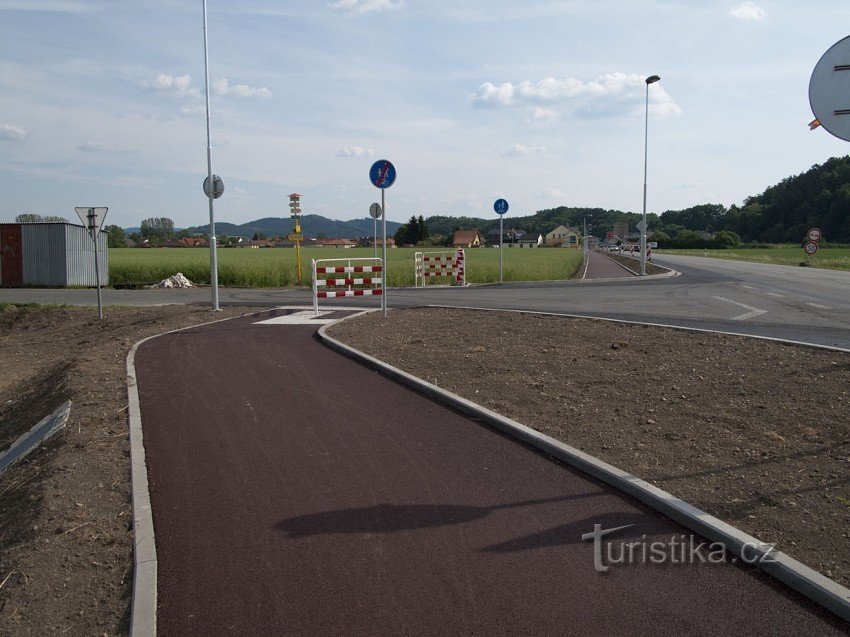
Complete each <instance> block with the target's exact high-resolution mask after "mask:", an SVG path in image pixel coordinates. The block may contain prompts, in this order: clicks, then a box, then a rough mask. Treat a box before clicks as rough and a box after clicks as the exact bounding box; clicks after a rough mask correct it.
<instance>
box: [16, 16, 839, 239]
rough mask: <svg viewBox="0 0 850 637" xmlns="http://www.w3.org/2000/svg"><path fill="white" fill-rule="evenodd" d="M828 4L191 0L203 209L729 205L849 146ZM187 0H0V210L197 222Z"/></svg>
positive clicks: (277, 213) (395, 211) (338, 212)
mask: <svg viewBox="0 0 850 637" xmlns="http://www.w3.org/2000/svg"><path fill="white" fill-rule="evenodd" d="M848 24H850V3H848V2H846V0H830V1H819V0H809V1H807V2H805V3H802V2H799V1H797V0H787V1H780V0H754V1H752V2H750V1H747V2H740V1H739V0H731V1H727V0H706V1H696V0H694V1H685V0H680V1H678V2H674V1H665V0H628V1H626V0H621V1H611V0H588V1H585V0H572V1H570V0H565V1H559V0H524V1H522V2H519V1H517V0H448V1H443V0H427V1H425V0H421V1H417V0H331V1H327V0H324V1H321V0H318V1H310V2H304V1H301V2H295V1H289V0H279V1H275V0H239V1H238V2H237V1H233V0H231V1H227V2H226V1H224V0H208V34H209V56H210V95H211V108H212V115H211V136H212V165H213V172H215V173H216V174H218V175H221V177H222V178H223V180H224V183H225V193H224V195H223V196H222V197H221V198H220V199H218V200H216V202H215V215H216V219H217V220H220V221H229V222H233V223H243V222H246V221H251V220H253V219H258V218H261V217H286V216H288V195H289V193H291V192H293V191H297V192H299V193H301V194H302V196H303V198H302V206H301V208H302V210H303V212H304V213H305V214H310V213H312V214H320V215H324V216H327V217H332V218H337V219H354V218H359V217H365V216H367V215H368V209H369V205H370V204H371V203H372V202H373V201H380V192H379V191H378V190H377V189H376V188H375V187H374V186H372V185H371V184H370V182H369V178H368V174H369V167H370V166H371V164H372V163H373V162H374V161H376V160H378V159H389V160H390V161H392V162H393V164H394V165H395V167H396V170H397V174H398V178H397V180H396V182H395V184H394V185H393V186H392V187H391V188H389V189H387V190H386V193H385V194H386V205H387V217H388V219H391V220H395V221H405V220H406V219H407V218H409V217H410V215H412V214H417V215H418V214H423V215H425V216H426V217H427V216H429V215H434V214H449V215H461V214H465V215H474V216H483V217H485V218H490V217H493V218H495V216H496V215H495V213H494V212H493V201H494V200H495V199H497V198H500V197H504V198H505V199H507V200H508V201H509V203H510V211H509V212H508V215H507V216H508V217H510V216H511V215H524V214H532V213H534V212H535V211H537V210H540V209H544V208H553V207H556V206H560V205H566V206H586V207H602V208H614V209H620V210H626V211H640V210H641V206H642V192H643V176H644V175H643V172H644V116H645V101H644V100H645V97H646V84H645V83H644V78H646V77H647V76H649V75H653V74H657V75H660V76H661V81H660V82H658V83H655V84H652V85H651V86H650V87H649V124H648V127H649V128H648V131H649V134H648V139H649V161H648V177H647V180H648V195H647V197H648V200H647V208H648V210H649V212H659V213H660V212H663V211H664V210H669V209H681V208H684V207H688V206H692V205H697V204H701V203H722V204H724V205H727V206H728V205H731V204H739V205H740V204H741V203H742V201H743V199H744V198H745V197H747V196H751V195H756V194H759V193H761V192H762V191H763V190H764V189H765V188H766V187H768V186H770V185H772V184H774V183H776V182H778V181H779V180H781V179H783V178H785V177H788V176H791V175H794V174H798V173H800V172H803V171H805V170H807V169H808V168H810V167H811V166H812V165H813V164H816V163H822V162H824V161H826V160H827V159H828V158H829V157H833V156H840V155H846V154H848V153H850V146H848V144H847V142H844V141H841V140H839V139H836V138H834V137H832V136H830V135H829V133H827V132H826V131H824V130H823V129H822V128H821V129H817V130H815V131H809V129H808V126H807V124H808V122H809V121H811V120H812V119H813V115H812V113H811V109H810V107H809V102H808V83H809V78H810V76H811V72H812V69H813V68H814V66H815V64H816V63H817V61H818V59H819V58H820V56H821V55H822V54H823V53H824V52H825V51H826V50H827V49H828V48H829V47H830V46H831V45H832V44H834V43H835V42H836V41H838V40H840V39H841V38H843V37H845V36H846V35H847V25H848ZM203 52H204V49H203V2H202V0H146V1H145V2H137V1H129V0H125V1H122V2H116V1H114V0H0V191H2V199H0V221H12V220H13V219H14V217H15V215H17V214H21V213H25V212H35V213H40V214H60V215H62V216H65V217H67V218H69V219H74V218H75V215H74V210H73V209H74V207H75V206H108V207H109V214H108V217H107V222H108V223H115V224H118V225H120V226H123V227H129V226H138V225H139V223H140V221H141V219H143V218H146V217H159V216H166V217H170V218H172V219H173V220H174V222H175V224H176V225H177V226H178V227H184V226H191V225H202V224H205V223H208V222H209V210H208V203H207V199H206V197H205V196H204V194H203V190H202V182H203V179H204V178H205V176H206V173H207V155H206V117H205V108H204V106H205V102H204V87H205V84H204V58H203Z"/></svg>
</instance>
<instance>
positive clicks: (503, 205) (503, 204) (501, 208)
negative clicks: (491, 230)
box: [493, 199, 508, 215]
mask: <svg viewBox="0 0 850 637" xmlns="http://www.w3.org/2000/svg"><path fill="white" fill-rule="evenodd" d="M493 210H495V211H496V214H497V215H503V214H505V213H506V212H507V211H508V202H507V201H505V200H504V199H496V203H494V204H493Z"/></svg>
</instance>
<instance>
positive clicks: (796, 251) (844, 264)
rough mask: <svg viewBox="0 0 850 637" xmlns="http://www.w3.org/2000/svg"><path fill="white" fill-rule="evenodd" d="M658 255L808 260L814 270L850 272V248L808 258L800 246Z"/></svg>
mask: <svg viewBox="0 0 850 637" xmlns="http://www.w3.org/2000/svg"><path fill="white" fill-rule="evenodd" d="M657 254H670V255H676V254H681V255H690V256H695V257H702V256H708V257H712V258H715V259H732V260H734V261H753V262H756V263H774V264H778V265H800V262H801V261H806V260H808V261H809V263H810V265H811V267H813V268H826V269H829V270H850V248H822V249H820V250H818V251H817V253H816V254H815V255H814V256H811V257H809V256H807V255H806V253H805V252H803V248H801V247H799V246H777V247H775V248H753V249H744V250H741V249H736V250H708V251H706V250H659V251H657Z"/></svg>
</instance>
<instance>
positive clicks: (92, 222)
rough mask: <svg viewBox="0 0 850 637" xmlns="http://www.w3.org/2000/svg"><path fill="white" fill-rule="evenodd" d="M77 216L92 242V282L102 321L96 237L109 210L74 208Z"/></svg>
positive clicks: (103, 208) (101, 208)
mask: <svg viewBox="0 0 850 637" xmlns="http://www.w3.org/2000/svg"><path fill="white" fill-rule="evenodd" d="M74 210H76V212H77V216H78V217H79V218H80V221H82V222H83V225H84V226H85V227H86V228H87V229H88V231H89V234H90V235H91V238H92V241H93V242H94V280H95V282H96V284H97V316H98V318H99V319H100V320H101V321H102V320H103V302H102V301H101V298H100V259H98V252H99V250H98V248H97V237H98V235H99V234H100V229H101V228H102V227H103V220H104V219H105V218H106V213H107V211H108V210H109V208H107V207H105V206H103V207H85V206H81V207H79V208H74Z"/></svg>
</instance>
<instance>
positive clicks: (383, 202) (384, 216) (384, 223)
mask: <svg viewBox="0 0 850 637" xmlns="http://www.w3.org/2000/svg"><path fill="white" fill-rule="evenodd" d="M385 190H386V189H385V188H381V226H382V227H383V234H384V245H383V246H382V247H381V258H382V259H383V263H381V265H382V266H383V268H384V271H383V272H382V273H381V277H382V278H383V280H384V285H383V288H384V293H383V294H381V307H382V308H383V310H384V318H387V203H386V200H385V199H384V191H385Z"/></svg>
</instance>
